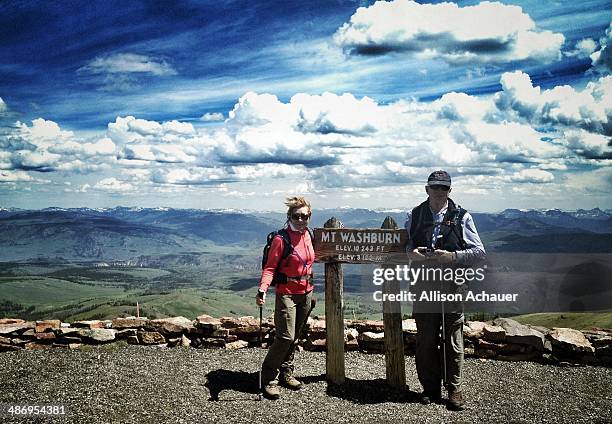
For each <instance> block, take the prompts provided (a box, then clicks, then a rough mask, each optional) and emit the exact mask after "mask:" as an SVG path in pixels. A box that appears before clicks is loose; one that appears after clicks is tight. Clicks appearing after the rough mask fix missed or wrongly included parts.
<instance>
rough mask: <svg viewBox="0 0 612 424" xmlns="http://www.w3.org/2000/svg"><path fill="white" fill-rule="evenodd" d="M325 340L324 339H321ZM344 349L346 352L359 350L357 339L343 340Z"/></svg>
mask: <svg viewBox="0 0 612 424" xmlns="http://www.w3.org/2000/svg"><path fill="white" fill-rule="evenodd" d="M322 340H323V341H325V339H322ZM344 350H345V351H347V352H351V351H355V350H359V341H357V339H351V340H347V341H346V342H344Z"/></svg>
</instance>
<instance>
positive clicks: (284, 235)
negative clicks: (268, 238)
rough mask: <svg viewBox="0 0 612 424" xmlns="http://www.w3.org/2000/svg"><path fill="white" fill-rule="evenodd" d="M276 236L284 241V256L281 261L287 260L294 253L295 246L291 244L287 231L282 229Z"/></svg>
mask: <svg viewBox="0 0 612 424" xmlns="http://www.w3.org/2000/svg"><path fill="white" fill-rule="evenodd" d="M276 234H277V235H279V236H280V238H281V240H283V254H282V255H281V260H283V259H287V258H288V257H289V255H291V253H293V245H292V244H291V237H289V232H288V231H287V229H285V228H282V229H280V230H278V231H277V233H276ZM279 266H280V261H279ZM277 268H278V267H277Z"/></svg>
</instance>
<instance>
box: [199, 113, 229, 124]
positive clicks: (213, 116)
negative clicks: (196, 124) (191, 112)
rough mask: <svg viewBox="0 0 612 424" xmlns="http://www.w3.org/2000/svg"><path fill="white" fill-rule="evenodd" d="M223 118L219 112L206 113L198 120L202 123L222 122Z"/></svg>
mask: <svg viewBox="0 0 612 424" xmlns="http://www.w3.org/2000/svg"><path fill="white" fill-rule="evenodd" d="M223 119H224V116H223V114H222V113H220V112H213V113H210V112H206V113H205V114H204V115H202V117H201V118H200V120H202V121H204V122H216V121H223Z"/></svg>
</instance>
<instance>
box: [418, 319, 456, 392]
mask: <svg viewBox="0 0 612 424" xmlns="http://www.w3.org/2000/svg"><path fill="white" fill-rule="evenodd" d="M444 316H445V320H444V327H445V330H446V335H445V337H444V339H445V340H446V376H447V382H446V385H447V388H448V389H449V391H451V392H452V391H461V380H462V371H463V322H464V316H463V313H455V312H451V313H445V314H444ZM413 317H414V319H415V321H416V326H417V348H416V367H417V373H418V376H419V381H420V382H421V386H423V390H424V391H425V392H428V393H439V392H440V387H441V384H440V383H441V381H442V379H443V376H444V374H443V372H444V370H443V368H442V367H443V360H442V357H443V350H442V344H441V340H440V334H441V327H442V314H441V313H414V314H413Z"/></svg>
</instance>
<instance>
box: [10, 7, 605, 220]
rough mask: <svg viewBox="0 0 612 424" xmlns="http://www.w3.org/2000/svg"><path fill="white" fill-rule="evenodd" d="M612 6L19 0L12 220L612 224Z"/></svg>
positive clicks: (14, 13) (13, 49)
mask: <svg viewBox="0 0 612 424" xmlns="http://www.w3.org/2000/svg"><path fill="white" fill-rule="evenodd" d="M611 19H612V7H611V6H610V4H609V2H606V1H586V2H580V3H575V2H559V1H557V2H540V1H508V2H484V3H480V2H458V3H456V4H451V3H441V2H433V3H426V2H421V3H415V2H410V1H408V0H395V1H392V2H377V3H375V2H356V1H340V0H339V1H310V2H287V1H279V2H274V1H261V2H257V1H227V2H204V1H175V2H138V1H130V2H115V1H104V2H102V1H100V2H91V3H87V4H86V3H83V2H76V1H63V2H27V1H7V2H3V3H2V4H1V5H0V40H1V41H0V43H2V48H1V49H0V98H1V99H2V100H1V101H0V124H1V125H2V132H1V133H0V206H4V207H11V206H14V207H23V208H43V207H47V206H64V207H77V206H88V207H112V206H116V205H134V206H172V207H201V208H227V207H232V208H244V209H274V210H277V209H281V208H282V202H281V200H282V199H283V197H285V196H287V195H290V194H295V193H300V194H305V195H306V196H308V197H310V198H311V199H312V200H313V203H314V204H315V205H316V206H319V207H336V206H354V207H369V208H396V207H397V208H402V207H403V208H409V207H411V206H413V205H415V204H417V203H419V202H420V201H421V200H422V198H423V195H424V192H423V187H422V186H423V181H424V180H425V179H426V177H427V175H428V174H429V172H431V170H433V169H438V168H444V169H448V170H449V172H451V174H452V175H453V176H454V177H455V179H454V182H455V184H454V185H455V188H454V193H453V195H454V197H455V198H456V199H458V200H459V201H460V202H462V203H464V206H465V207H467V208H468V209H473V210H491V211H493V210H500V209H504V208H507V207H519V208H529V207H534V208H548V207H551V208H552V207H558V208H563V209H576V208H582V207H587V208H590V207H596V206H598V207H602V208H604V209H607V208H612V201H610V197H611V196H610V191H611V190H610V189H611V188H612V172H611V171H610V161H611V159H612V151H611V149H610V136H611V135H612V122H611V121H610V119H611V118H612V100H611V97H610V94H611V93H612V88H611V87H612V78H611V77H610V66H611V63H612V56H611V54H610V50H609V44H610V36H611V30H610V29H609V28H610V22H611Z"/></svg>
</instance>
